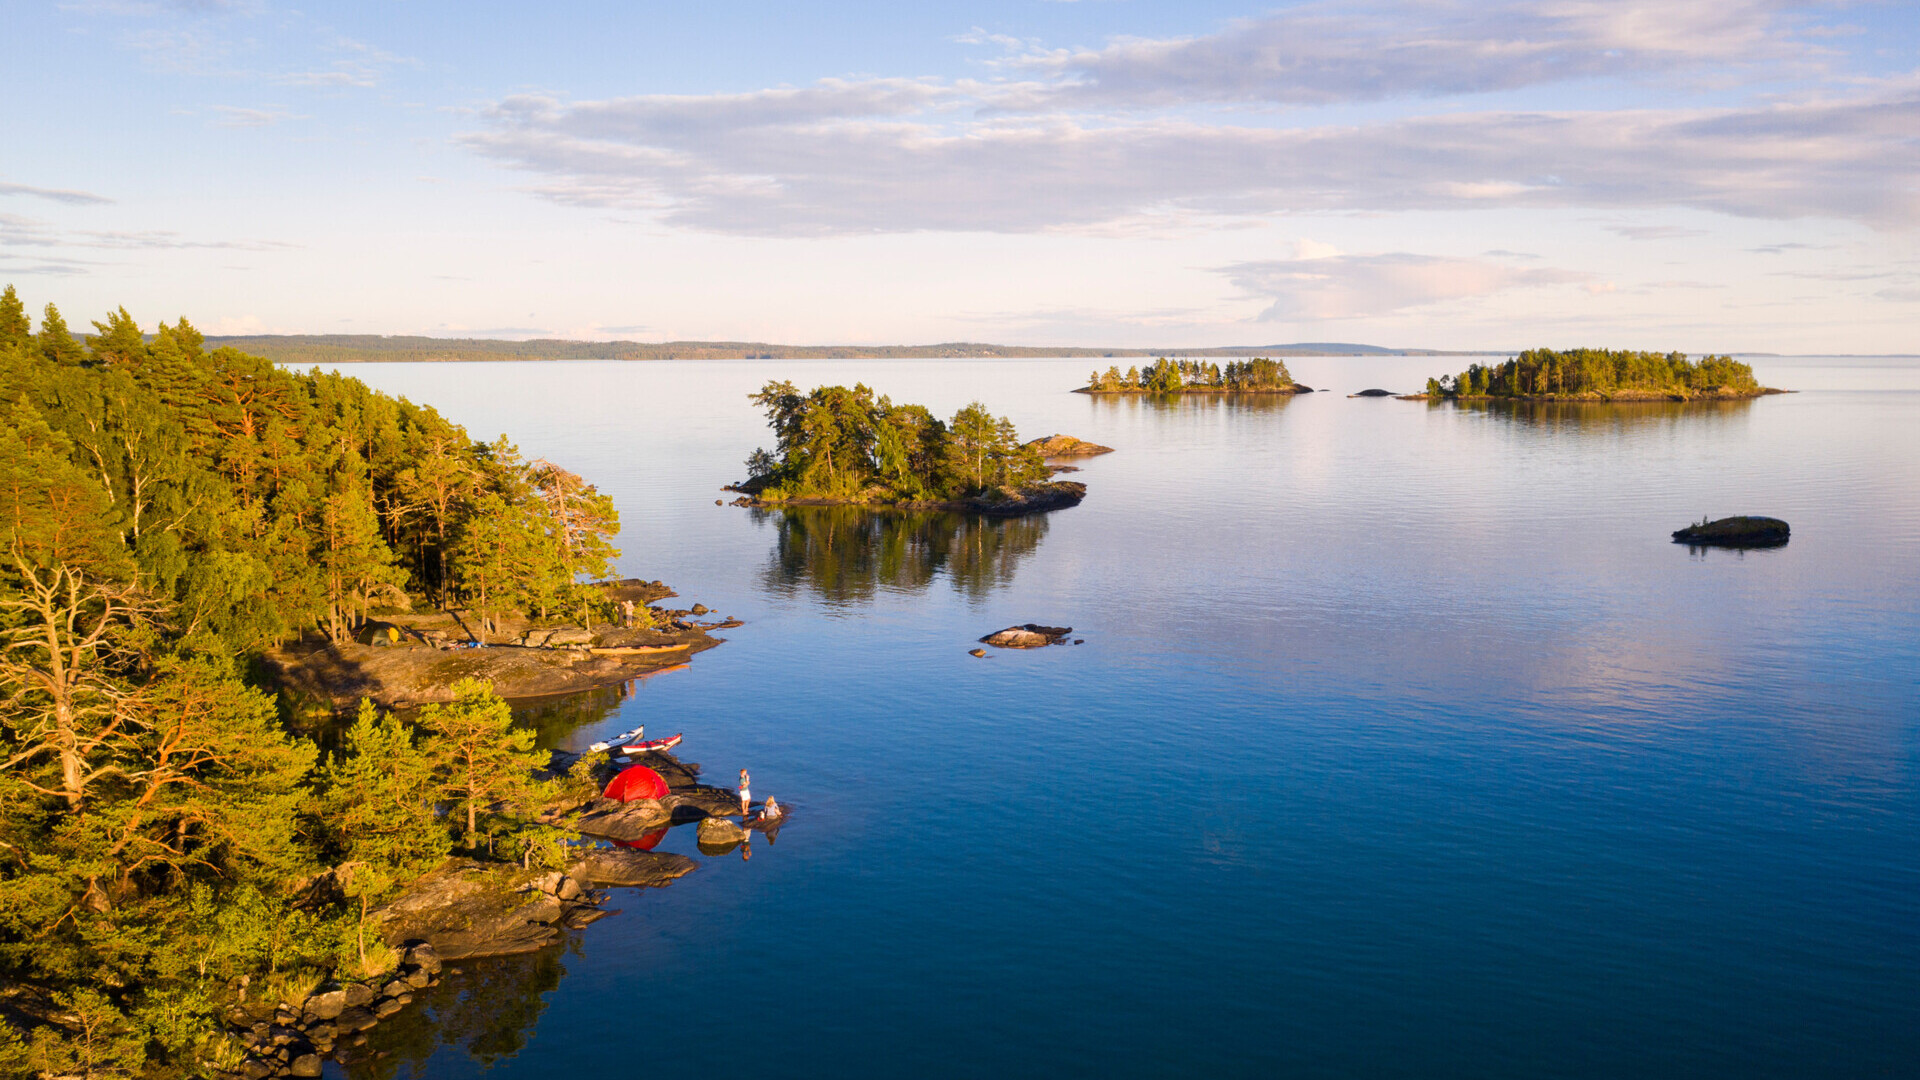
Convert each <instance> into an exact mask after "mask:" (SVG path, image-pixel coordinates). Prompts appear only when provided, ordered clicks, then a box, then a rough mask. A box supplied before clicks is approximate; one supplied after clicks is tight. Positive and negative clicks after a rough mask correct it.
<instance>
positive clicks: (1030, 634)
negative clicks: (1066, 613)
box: [980, 623, 1073, 649]
mask: <svg viewBox="0 0 1920 1080" xmlns="http://www.w3.org/2000/svg"><path fill="white" fill-rule="evenodd" d="M1071 633H1073V627H1071V626H1041V625H1040V624H1038V623H1024V624H1022V625H1020V626H1009V627H1007V628H1006V629H1005V630H996V631H994V632H993V633H991V634H988V635H987V636H986V637H983V638H981V639H980V640H981V641H983V642H985V643H986V644H988V645H992V646H994V647H996V648H1001V649H1037V648H1040V647H1041V646H1044V645H1052V644H1055V643H1057V642H1059V641H1060V639H1061V638H1064V637H1066V636H1067V635H1068V634H1071Z"/></svg>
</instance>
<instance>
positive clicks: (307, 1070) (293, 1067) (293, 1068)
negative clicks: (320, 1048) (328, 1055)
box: [287, 1054, 320, 1076]
mask: <svg viewBox="0 0 1920 1080" xmlns="http://www.w3.org/2000/svg"><path fill="white" fill-rule="evenodd" d="M287 1075H288V1076H319V1075H320V1055H318V1054H301V1055H300V1056H299V1057H297V1058H294V1059H293V1063H292V1064H290V1065H288V1066H287Z"/></svg>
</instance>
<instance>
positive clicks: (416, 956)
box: [407, 941, 440, 976]
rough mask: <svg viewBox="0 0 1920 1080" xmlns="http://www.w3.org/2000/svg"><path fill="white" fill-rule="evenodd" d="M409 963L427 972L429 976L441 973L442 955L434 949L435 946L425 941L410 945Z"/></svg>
mask: <svg viewBox="0 0 1920 1080" xmlns="http://www.w3.org/2000/svg"><path fill="white" fill-rule="evenodd" d="M407 963H409V964H412V965H413V966H415V967H417V968H419V969H420V970H422V971H424V972H426V973H427V974H428V975H429V976H433V975H438V974H440V956H439V954H438V953H436V952H434V951H433V946H431V945H429V944H427V943H426V942H424V941H421V942H416V943H415V944H413V945H412V946H409V947H408V949H407Z"/></svg>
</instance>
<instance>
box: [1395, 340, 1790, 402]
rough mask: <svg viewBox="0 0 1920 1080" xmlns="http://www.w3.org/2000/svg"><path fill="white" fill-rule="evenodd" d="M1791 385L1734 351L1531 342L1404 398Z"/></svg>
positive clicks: (1726, 397) (1542, 397)
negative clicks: (1757, 371) (1774, 381)
mask: <svg viewBox="0 0 1920 1080" xmlns="http://www.w3.org/2000/svg"><path fill="white" fill-rule="evenodd" d="M1791 392H1792V391H1789V390H1775V389H1772V388H1770V387H1765V386H1761V385H1760V383H1759V380H1757V379H1755V378H1754V376H1753V368H1752V367H1750V366H1749V365H1746V364H1743V363H1740V362H1739V361H1737V360H1735V359H1733V358H1732V357H1730V356H1705V357H1702V358H1700V359H1699V360H1689V359H1687V355H1686V354H1685V353H1679V352H1670V353H1651V352H1635V351H1631V350H1626V349H1567V350H1563V351H1555V350H1553V349H1528V350H1527V351H1526V352H1523V353H1520V354H1519V355H1517V356H1515V357H1513V358H1512V359H1510V360H1508V361H1507V362H1506V363H1504V364H1493V365H1483V364H1473V365H1471V366H1469V367H1468V368H1467V370H1465V371H1462V372H1460V373H1459V374H1458V375H1441V376H1439V377H1437V378H1431V379H1428V380H1427V388H1426V391H1425V392H1424V393H1419V394H1407V395H1404V396H1403V397H1402V398H1401V400H1403V401H1477V400H1502V399H1504V400H1517V401H1586V402H1634V401H1740V400H1744V399H1747V398H1756V397H1761V396H1764V395H1767V394H1786V393H1791Z"/></svg>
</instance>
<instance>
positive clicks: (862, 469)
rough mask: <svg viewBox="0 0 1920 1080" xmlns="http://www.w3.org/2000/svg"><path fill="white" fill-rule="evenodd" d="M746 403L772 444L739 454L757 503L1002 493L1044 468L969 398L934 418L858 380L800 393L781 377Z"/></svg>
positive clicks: (1006, 424)
mask: <svg viewBox="0 0 1920 1080" xmlns="http://www.w3.org/2000/svg"><path fill="white" fill-rule="evenodd" d="M752 400H753V402H754V404H756V405H758V406H760V407H761V408H762V409H763V410H764V411H765V412H766V414H767V422H768V424H770V425H771V426H772V428H773V432H774V437H775V439H776V440H777V441H776V443H775V449H774V450H772V451H769V450H766V449H760V450H755V451H754V452H753V453H752V454H751V455H750V456H749V457H748V458H747V472H748V477H749V478H748V481H747V483H746V484H743V485H741V488H742V490H746V491H750V492H752V493H754V494H757V495H758V496H759V497H760V498H761V499H763V500H765V501H767V502H780V501H785V500H791V499H823V500H834V501H845V502H929V501H933V502H937V501H944V500H953V499H964V498H971V497H986V498H989V499H991V498H994V497H995V496H1000V497H1003V498H1011V497H1014V496H1015V495H1016V494H1017V493H1018V492H1019V491H1020V490H1021V489H1022V488H1026V487H1028V486H1030V485H1033V484H1037V483H1041V482H1043V481H1045V480H1046V479H1047V478H1048V477H1049V476H1050V475H1052V471H1051V470H1050V469H1048V468H1047V466H1046V464H1045V463H1044V462H1042V461H1041V460H1040V453H1039V451H1037V450H1035V449H1034V448H1032V447H1030V446H1024V445H1022V444H1021V442H1020V438H1019V436H1018V435H1017V434H1016V433H1015V432H1014V429H1013V424H1012V423H1011V422H1010V421H1008V420H1007V419H1006V418H1004V417H995V416H994V415H993V414H992V413H989V412H988V411H987V408H986V406H984V405H982V404H981V403H980V402H977V401H976V402H974V403H972V404H970V405H968V406H966V407H965V408H963V409H961V410H960V411H959V412H957V413H955V414H954V415H953V418H952V419H951V420H949V421H942V420H940V419H939V418H938V417H935V416H934V415H933V414H932V413H931V412H929V411H928V410H927V409H926V408H925V407H924V406H920V405H895V404H894V403H893V402H892V401H891V400H890V399H888V398H887V397H886V396H884V395H882V396H881V397H879V398H878V399H876V398H875V397H874V396H873V391H872V390H870V389H868V388H867V387H866V386H863V385H856V386H854V387H853V388H852V389H848V388H847V387H844V386H821V387H816V388H814V389H813V390H812V391H810V392H808V393H805V394H802V393H801V392H800V391H799V390H798V389H797V388H795V386H794V385H793V384H792V383H790V382H769V383H768V384H767V385H766V386H764V387H762V388H761V390H760V391H759V392H758V393H756V394H754V395H752Z"/></svg>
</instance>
